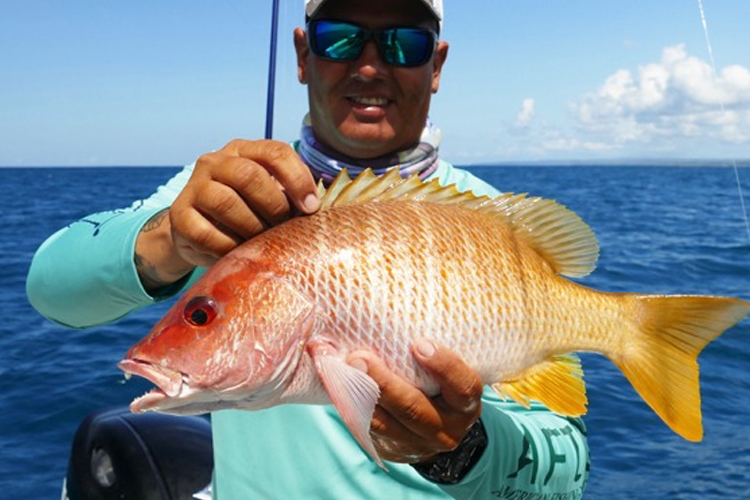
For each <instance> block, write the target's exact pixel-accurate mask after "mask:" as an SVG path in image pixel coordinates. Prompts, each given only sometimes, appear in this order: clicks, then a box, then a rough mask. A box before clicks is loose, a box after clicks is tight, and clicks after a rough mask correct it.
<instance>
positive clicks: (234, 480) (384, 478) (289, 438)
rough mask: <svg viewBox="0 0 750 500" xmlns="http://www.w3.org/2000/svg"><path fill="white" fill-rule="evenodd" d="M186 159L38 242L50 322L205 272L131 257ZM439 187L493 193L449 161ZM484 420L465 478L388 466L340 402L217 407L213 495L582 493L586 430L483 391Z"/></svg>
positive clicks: (81, 322) (175, 189)
mask: <svg viewBox="0 0 750 500" xmlns="http://www.w3.org/2000/svg"><path fill="white" fill-rule="evenodd" d="M192 168H193V166H192V165H190V166H187V167H185V168H184V169H183V170H182V171H181V172H180V173H178V174H177V175H176V176H175V177H173V178H172V179H171V180H170V181H169V182H168V183H167V184H165V185H164V186H161V187H159V189H158V190H157V191H156V192H155V193H154V194H153V195H152V196H150V197H149V198H147V199H145V200H139V201H137V202H135V203H134V204H133V205H131V206H130V207H129V208H126V209H121V210H114V211H109V212H102V213H98V214H93V215H91V216H88V217H85V218H84V219H81V220H80V221H77V222H74V223H73V224H71V225H69V226H68V227H66V228H63V229H61V230H60V231H58V232H57V233H55V234H53V235H52V236H51V237H50V238H49V239H48V240H47V241H45V242H44V243H43V244H42V246H41V247H40V248H39V250H38V251H37V253H36V255H35V256H34V259H33V261H32V265H31V269H30V271H29V277H28V280H27V294H28V297H29V301H30V302H31V304H32V305H33V306H34V307H35V308H36V309H37V310H38V311H39V312H40V313H41V314H42V315H44V316H45V317H47V318H49V319H50V320H52V321H55V322H57V323H60V324H62V325H66V326H69V327H74V328H86V327H89V326H94V325H98V324H102V323H106V322H111V321H114V320H116V319H118V318H120V317H122V316H125V315H127V314H128V313H130V312H132V311H133V310H135V309H138V308H140V307H144V306H147V305H149V304H152V303H154V302H157V301H159V300H162V299H165V298H168V297H171V296H173V295H175V294H177V293H180V292H181V291H183V290H184V289H186V288H187V287H189V286H190V284H191V283H192V282H193V281H195V279H197V278H198V277H199V276H200V274H202V272H203V271H204V270H203V269H197V270H196V271H195V272H193V273H192V275H191V276H189V277H187V278H186V279H184V280H182V281H181V282H179V283H177V284H175V285H173V286H171V287H168V288H167V289H164V290H161V291H160V294H159V295H157V296H152V295H149V294H148V293H147V292H146V290H145V289H144V288H143V286H142V285H141V282H140V279H139V278H138V273H137V271H136V268H135V264H134V260H133V255H134V249H135V241H136V238H137V236H138V233H139V232H140V230H141V228H142V227H143V225H144V224H145V223H146V222H147V221H148V220H149V219H150V218H151V217H152V216H153V215H154V214H156V213H157V212H159V211H160V210H162V209H164V208H166V207H169V206H170V205H171V203H172V202H173V201H174V199H175V197H176V196H177V195H178V194H179V192H180V191H181V190H182V188H183V187H184V185H185V184H186V182H187V180H188V179H189V177H190V175H191V173H192ZM433 175H434V177H437V178H438V179H440V182H441V183H442V184H456V185H457V186H458V188H459V189H460V190H462V191H463V190H471V191H473V192H474V193H475V194H478V195H485V194H486V195H489V196H496V195H497V194H499V193H498V191H497V190H496V189H495V188H493V187H492V186H490V185H488V184H486V183H484V182H483V181H481V180H479V179H477V178H476V177H474V176H472V175H471V174H469V173H468V172H465V171H463V170H460V169H457V168H455V167H453V166H452V165H450V164H448V163H446V162H441V164H440V166H439V168H438V170H437V171H436V172H435V174H433ZM483 405H484V406H483V411H482V417H481V418H482V422H483V423H484V426H485V429H486V430H487V436H488V440H489V444H488V446H487V448H486V450H485V451H484V453H483V455H482V457H481V459H480V460H479V462H478V463H477V464H476V465H475V466H474V468H473V469H472V470H471V471H470V472H469V473H468V474H467V475H466V477H464V478H463V480H462V481H461V482H460V483H458V484H457V485H453V486H443V485H437V484H435V483H432V482H430V481H428V480H426V479H424V478H423V477H422V476H420V475H419V474H418V473H417V472H416V471H415V470H414V469H412V468H411V467H410V466H408V465H404V464H394V463H389V464H388V472H385V471H383V470H382V469H380V468H379V467H378V466H377V465H376V464H375V463H374V462H372V461H371V460H370V459H369V457H367V455H365V454H364V453H363V452H362V450H361V449H360V448H359V446H358V445H357V443H356V442H355V441H354V440H353V439H352V437H351V435H350V434H349V432H348V431H347V429H346V427H345V426H344V424H343V422H342V421H341V419H340V417H339V415H338V413H337V412H336V410H335V409H334V408H333V407H332V406H309V405H285V406H279V407H275V408H271V409H268V410H263V411H257V412H245V411H235V410H225V411H220V412H216V413H214V414H213V415H212V417H213V418H212V429H213V441H214V464H215V471H214V498H217V499H219V500H234V499H244V498H305V499H314V498H333V499H338V498H341V499H349V498H357V499H369V498H372V499H375V498H391V499H393V500H396V499H444V498H466V499H468V498H505V499H522V498H523V499H575V498H580V497H581V495H582V493H583V490H584V488H585V484H586V480H587V478H588V470H589V455H588V446H587V443H586V438H585V428H584V426H583V423H582V422H581V421H580V420H573V419H566V418H562V417H559V416H556V415H554V414H552V413H551V412H549V411H548V410H547V409H546V408H544V407H543V406H542V405H539V404H533V405H532V407H531V409H525V408H523V407H521V406H519V405H517V404H515V403H509V402H504V401H501V400H500V399H498V397H497V396H496V395H495V394H494V392H493V391H492V390H490V389H486V390H485V393H484V395H483Z"/></svg>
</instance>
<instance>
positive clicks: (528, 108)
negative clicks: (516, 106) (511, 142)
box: [516, 97, 535, 127]
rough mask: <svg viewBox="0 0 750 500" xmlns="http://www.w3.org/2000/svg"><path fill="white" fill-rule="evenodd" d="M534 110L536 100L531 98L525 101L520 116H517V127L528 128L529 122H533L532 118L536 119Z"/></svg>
mask: <svg viewBox="0 0 750 500" xmlns="http://www.w3.org/2000/svg"><path fill="white" fill-rule="evenodd" d="M534 108H535V103H534V99H532V98H530V97H529V98H526V99H524V100H523V102H521V111H519V112H518V115H517V116H516V126H517V127H526V126H528V124H529V122H531V120H532V118H534V112H535V110H534Z"/></svg>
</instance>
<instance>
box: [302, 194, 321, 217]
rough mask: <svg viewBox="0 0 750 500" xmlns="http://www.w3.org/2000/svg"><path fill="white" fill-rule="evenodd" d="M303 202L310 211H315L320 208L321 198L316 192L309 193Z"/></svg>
mask: <svg viewBox="0 0 750 500" xmlns="http://www.w3.org/2000/svg"><path fill="white" fill-rule="evenodd" d="M302 204H303V205H304V207H305V210H306V211H307V212H308V213H314V212H316V211H317V210H318V209H319V208H320V200H319V199H318V195H316V194H315V193H310V194H308V195H307V196H306V197H305V201H303V202H302Z"/></svg>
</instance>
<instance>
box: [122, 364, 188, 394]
mask: <svg viewBox="0 0 750 500" xmlns="http://www.w3.org/2000/svg"><path fill="white" fill-rule="evenodd" d="M117 367H118V368H119V369H120V370H122V371H124V372H125V373H126V375H138V376H139V377H143V378H145V379H146V380H148V381H150V382H152V383H153V384H154V385H155V386H156V387H157V389H155V390H153V391H151V393H149V394H153V395H154V396H156V395H158V394H159V393H161V394H163V396H164V397H162V398H160V399H165V398H175V397H177V396H178V395H179V394H180V392H181V391H182V385H183V383H184V382H185V378H186V377H185V375H184V374H183V373H180V372H178V371H175V370H172V369H170V368H167V367H165V366H161V365H156V364H154V363H151V362H149V361H145V360H142V359H124V360H122V361H120V362H119V363H118V364H117ZM139 399H143V398H139ZM134 403H135V402H134Z"/></svg>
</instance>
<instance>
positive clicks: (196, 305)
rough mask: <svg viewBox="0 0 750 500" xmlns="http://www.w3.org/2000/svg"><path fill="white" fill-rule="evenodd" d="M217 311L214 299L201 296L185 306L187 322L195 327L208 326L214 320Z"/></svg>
mask: <svg viewBox="0 0 750 500" xmlns="http://www.w3.org/2000/svg"><path fill="white" fill-rule="evenodd" d="M216 311H217V308H216V302H214V299H212V298H211V297H206V296H205V295H200V296H198V297H195V298H193V299H191V300H190V302H188V303H187V305H186V306H185V321H187V322H188V323H190V324H191V325H193V326H206V325H207V324H209V323H211V322H212V321H213V320H214V318H215V317H216Z"/></svg>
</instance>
